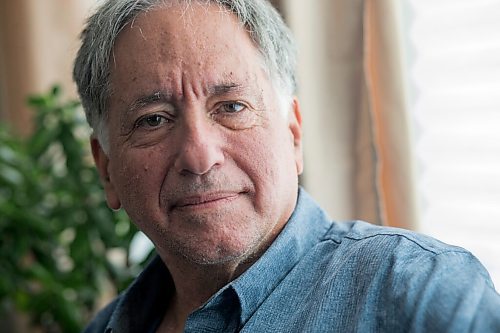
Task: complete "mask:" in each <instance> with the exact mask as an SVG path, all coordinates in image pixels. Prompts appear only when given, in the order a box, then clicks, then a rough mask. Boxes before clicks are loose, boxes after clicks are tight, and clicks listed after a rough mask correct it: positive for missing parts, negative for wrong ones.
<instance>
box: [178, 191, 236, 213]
mask: <svg viewBox="0 0 500 333" xmlns="http://www.w3.org/2000/svg"><path fill="white" fill-rule="evenodd" d="M240 194H241V193H239V192H217V193H204V194H200V195H193V196H187V197H182V198H180V199H178V200H176V201H175V202H174V204H173V205H172V207H171V210H192V209H204V208H214V207H217V206H220V205H225V204H227V203H229V202H231V201H233V200H236V199H237V198H238V197H239V196H240Z"/></svg>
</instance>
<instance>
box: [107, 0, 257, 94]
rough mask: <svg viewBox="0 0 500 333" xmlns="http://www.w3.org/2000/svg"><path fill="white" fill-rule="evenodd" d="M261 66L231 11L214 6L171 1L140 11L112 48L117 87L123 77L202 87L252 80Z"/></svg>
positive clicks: (255, 51) (112, 67) (112, 71)
mask: <svg viewBox="0 0 500 333" xmlns="http://www.w3.org/2000/svg"><path fill="white" fill-rule="evenodd" d="M263 64H264V61H263V58H262V56H261V54H260V52H259V51H258V49H257V48H256V46H255V44H254V42H253V40H252V39H251V37H250V35H249V33H248V32H247V31H246V29H245V27H244V26H243V25H242V24H241V23H240V21H239V20H238V18H237V17H236V15H235V14H233V13H232V12H230V11H229V10H227V9H225V8H223V7H220V6H218V5H216V4H209V3H203V4H202V3H199V2H197V1H192V2H190V4H189V5H187V4H185V3H182V4H179V3H174V4H170V5H165V6H160V7H157V8H154V9H152V10H150V11H147V12H144V13H141V14H139V15H138V16H137V17H136V18H135V19H134V20H133V21H132V22H130V23H129V24H128V25H127V26H125V28H124V29H123V31H122V32H121V33H120V35H119V36H118V38H117V40H116V43H115V47H114V49H113V59H112V66H111V82H112V84H117V83H120V87H119V88H120V89H122V86H123V84H124V82H123V81H125V82H127V81H128V82H129V83H132V82H136V81H137V82H139V81H140V79H141V78H142V79H147V82H143V83H144V84H145V85H150V86H152V87H151V89H153V86H158V85H163V86H165V85H175V84H176V82H177V85H178V84H179V82H180V81H182V80H183V79H185V78H187V79H189V78H191V79H193V80H194V79H195V78H196V80H201V81H202V82H199V83H200V84H202V85H203V84H206V85H210V84H212V85H213V84H214V83H217V82H221V81H225V82H228V81H247V82H251V81H252V80H256V79H257V78H256V77H255V76H256V75H257V72H262V71H263V69H264V66H263ZM260 74H261V73H259V75H260ZM204 81H207V82H204ZM208 81H210V82H208ZM242 83H245V82H242ZM114 88H115V89H113V90H116V88H117V87H114ZM170 88H171V89H174V90H175V88H176V87H170ZM177 88H179V89H180V88H181V87H177Z"/></svg>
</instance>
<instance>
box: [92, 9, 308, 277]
mask: <svg viewBox="0 0 500 333" xmlns="http://www.w3.org/2000/svg"><path fill="white" fill-rule="evenodd" d="M262 64H263V60H262V57H261V55H260V54H259V53H258V50H257V49H256V47H255V46H254V44H253V42H252V40H251V39H250V37H249V35H248V33H247V32H246V31H245V30H244V29H243V28H242V27H240V25H239V23H238V21H237V18H236V17H234V16H233V15H232V14H229V13H227V12H226V13H224V12H223V11H221V10H220V8H218V7H216V6H214V5H200V4H197V3H196V2H194V3H193V5H192V6H191V7H190V8H187V9H186V8H185V7H183V6H181V5H174V6H171V7H168V8H160V9H155V10H153V11H150V12H147V13H143V14H141V15H139V16H138V17H137V18H136V19H135V21H134V22H133V24H131V25H128V26H126V27H125V29H124V30H123V31H122V32H121V33H120V35H119V37H118V39H117V42H116V44H115V47H114V53H113V58H112V71H111V88H112V94H111V96H110V98H109V103H108V104H109V118H108V129H109V142H110V148H109V152H107V154H106V153H104V151H103V150H102V148H101V146H100V145H99V142H98V141H97V139H95V138H94V139H92V142H91V143H92V149H93V154H94V158H95V161H96V164H97V167H98V169H99V172H100V175H101V179H102V181H103V183H104V189H105V192H106V198H107V201H108V205H109V206H110V207H111V208H113V209H118V208H120V207H123V208H124V209H125V210H126V212H127V213H128V214H129V216H130V217H131V219H132V221H133V222H134V223H135V224H136V225H137V226H138V227H139V228H140V229H141V230H142V231H143V232H144V233H145V234H146V235H147V236H148V237H149V238H150V239H151V240H152V241H153V243H154V244H155V246H156V249H157V251H158V253H159V254H160V256H161V257H162V259H163V260H164V261H165V262H166V264H167V266H169V268H171V267H170V265H174V264H175V262H181V261H185V262H189V263H191V264H193V265H219V264H224V263H234V264H236V265H237V264H238V263H240V262H245V261H246V262H248V261H252V260H254V259H253V258H256V257H258V256H259V255H260V254H261V253H262V251H264V250H265V249H266V248H267V247H268V246H269V244H270V243H271V242H272V241H273V240H274V238H275V237H276V236H277V234H278V233H279V232H280V231H281V229H282V228H283V226H284V225H285V224H286V222H287V220H288V218H289V217H290V215H291V213H292V211H293V209H294V207H295V203H296V199H297V190H298V185H297V183H298V181H297V177H298V174H300V172H301V171H302V153H301V128H300V126H301V119H300V112H299V106H298V103H297V101H296V100H295V99H294V100H290V101H289V102H288V103H287V105H286V110H285V112H286V115H285V116H284V112H283V110H280V103H278V95H277V93H276V90H275V89H274V88H273V85H272V84H271V81H270V79H269V77H268V75H267V74H266V72H265V71H264V70H263V65H262ZM174 278H175V277H174Z"/></svg>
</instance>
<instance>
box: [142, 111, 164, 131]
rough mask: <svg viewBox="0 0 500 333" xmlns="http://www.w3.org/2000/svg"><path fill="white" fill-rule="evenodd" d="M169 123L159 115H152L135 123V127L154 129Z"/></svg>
mask: <svg viewBox="0 0 500 333" xmlns="http://www.w3.org/2000/svg"><path fill="white" fill-rule="evenodd" d="M167 122H169V120H168V119H167V118H165V117H164V116H162V115H159V114H152V115H149V116H146V117H144V118H141V119H140V120H139V122H138V123H137V127H146V128H155V127H159V126H161V125H163V124H165V123H167Z"/></svg>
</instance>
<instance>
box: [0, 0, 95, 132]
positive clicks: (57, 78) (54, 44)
mask: <svg viewBox="0 0 500 333" xmlns="http://www.w3.org/2000/svg"><path fill="white" fill-rule="evenodd" d="M95 2H96V1H95V0H79V1H67V0H43V1H41V0H2V1H0V89H1V93H0V103H1V104H0V120H1V121H2V123H4V122H7V123H9V124H12V125H13V126H14V127H15V128H16V129H17V130H18V131H19V132H20V133H23V134H27V133H29V131H30V128H31V115H30V112H29V111H28V109H27V107H26V103H25V101H26V96H28V95H29V94H33V93H41V92H45V91H47V90H48V89H49V88H50V87H51V86H52V85H53V84H55V83H58V84H61V85H62V86H63V87H64V90H65V92H66V95H67V96H76V93H75V87H74V84H73V82H72V80H71V70H72V63H73V59H74V55H75V52H76V50H77V47H78V35H79V33H80V31H81V28H82V26H83V21H84V19H85V17H86V16H87V15H88V13H89V10H90V8H91V7H92V6H93V5H94V4H95Z"/></svg>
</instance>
